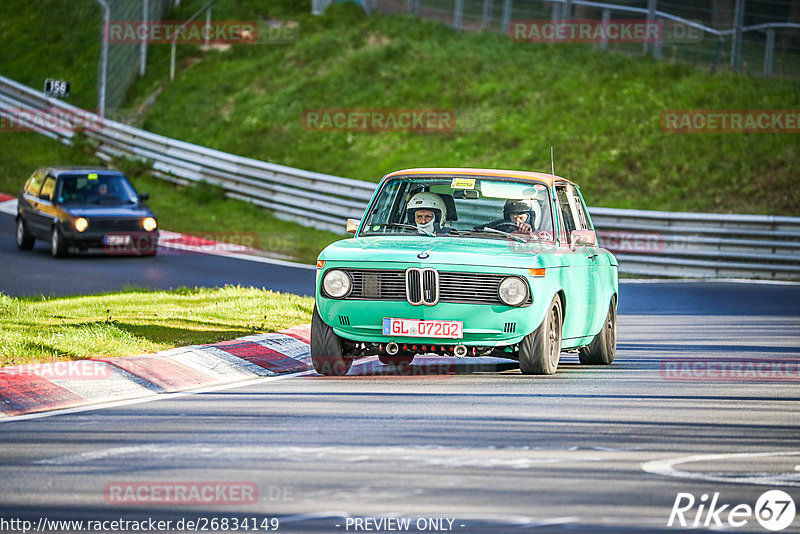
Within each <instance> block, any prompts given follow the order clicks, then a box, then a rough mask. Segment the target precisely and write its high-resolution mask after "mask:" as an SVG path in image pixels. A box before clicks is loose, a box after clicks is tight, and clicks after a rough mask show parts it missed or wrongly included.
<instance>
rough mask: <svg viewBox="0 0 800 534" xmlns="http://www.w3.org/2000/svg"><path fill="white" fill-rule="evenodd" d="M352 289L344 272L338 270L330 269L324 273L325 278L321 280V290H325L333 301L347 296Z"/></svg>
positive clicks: (351, 284)
mask: <svg viewBox="0 0 800 534" xmlns="http://www.w3.org/2000/svg"><path fill="white" fill-rule="evenodd" d="M352 287H353V283H352V282H351V281H350V277H349V276H348V275H347V273H346V272H344V271H341V270H339V269H331V270H330V271H328V272H327V273H325V277H324V278H323V279H322V289H324V290H325V293H327V294H328V296H330V297H333V298H335V299H341V298H344V297H345V296H347V294H348V293H350V289H352Z"/></svg>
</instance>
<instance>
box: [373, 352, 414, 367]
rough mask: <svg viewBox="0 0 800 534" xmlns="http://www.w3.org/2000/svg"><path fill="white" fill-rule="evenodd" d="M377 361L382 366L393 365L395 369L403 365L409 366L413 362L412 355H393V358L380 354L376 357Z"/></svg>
mask: <svg viewBox="0 0 800 534" xmlns="http://www.w3.org/2000/svg"><path fill="white" fill-rule="evenodd" d="M378 359H379V360H380V361H381V363H382V364H384V365H394V366H395V367H401V366H403V365H411V362H413V361H414V355H413V354H395V355H394V356H389V355H388V354H381V355H379V356H378Z"/></svg>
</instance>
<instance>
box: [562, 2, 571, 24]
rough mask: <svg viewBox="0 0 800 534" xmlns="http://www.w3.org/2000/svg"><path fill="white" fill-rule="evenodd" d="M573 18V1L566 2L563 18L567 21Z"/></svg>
mask: <svg viewBox="0 0 800 534" xmlns="http://www.w3.org/2000/svg"><path fill="white" fill-rule="evenodd" d="M571 17H572V0H564V12H563V13H561V18H562V19H564V20H567V19H569V18H571Z"/></svg>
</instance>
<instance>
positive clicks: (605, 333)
mask: <svg viewBox="0 0 800 534" xmlns="http://www.w3.org/2000/svg"><path fill="white" fill-rule="evenodd" d="M616 350H617V303H616V300H615V299H613V298H612V299H611V304H609V305H608V313H607V314H606V320H605V322H604V323H603V328H602V330H600V332H598V334H597V335H596V336H594V339H593V340H592V342H591V343H589V344H588V345H587V346H585V347H582V348H581V349H580V350H579V351H578V359H580V361H581V363H582V364H584V365H608V364H610V363H611V362H613V361H614V353H615V352H616Z"/></svg>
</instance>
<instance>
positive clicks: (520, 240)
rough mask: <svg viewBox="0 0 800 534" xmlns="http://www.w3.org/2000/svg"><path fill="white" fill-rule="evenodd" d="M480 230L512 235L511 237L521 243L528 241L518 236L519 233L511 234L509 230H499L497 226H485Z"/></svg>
mask: <svg viewBox="0 0 800 534" xmlns="http://www.w3.org/2000/svg"><path fill="white" fill-rule="evenodd" d="M480 231H481V232H487V233H490V234H499V235H504V236H506V237H510V238H511V239H516V240H517V241H519V242H520V243H527V241H525V240H524V239H522V238H521V237H520V236H518V235H514V234H510V233H508V232H504V231H502V230H498V229H497V228H491V227H489V226H484V227H483V228H481V229H480Z"/></svg>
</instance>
